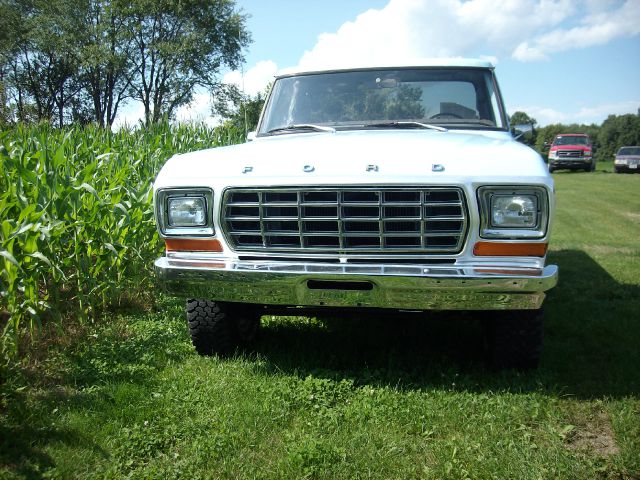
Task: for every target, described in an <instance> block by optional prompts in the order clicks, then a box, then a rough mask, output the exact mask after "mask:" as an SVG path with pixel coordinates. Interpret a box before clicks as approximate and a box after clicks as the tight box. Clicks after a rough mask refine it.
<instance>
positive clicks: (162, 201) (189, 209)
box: [155, 187, 215, 237]
mask: <svg viewBox="0 0 640 480" xmlns="http://www.w3.org/2000/svg"><path fill="white" fill-rule="evenodd" d="M155 210H156V220H157V222H158V229H159V230H160V233H161V234H162V235H163V236H164V237H173V236H188V237H199V236H213V235H214V234H215V230H214V227H213V191H212V190H211V189H209V188H198V187H193V188H163V189H158V191H157V192H156V196H155Z"/></svg>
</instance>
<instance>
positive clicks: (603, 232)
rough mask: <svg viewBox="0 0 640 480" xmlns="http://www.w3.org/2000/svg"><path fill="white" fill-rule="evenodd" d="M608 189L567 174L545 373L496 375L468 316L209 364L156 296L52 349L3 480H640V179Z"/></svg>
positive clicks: (313, 323)
mask: <svg viewBox="0 0 640 480" xmlns="http://www.w3.org/2000/svg"><path fill="white" fill-rule="evenodd" d="M606 170H609V172H607V171H606ZM610 170H611V165H607V164H605V165H604V166H599V168H598V171H597V172H595V173H571V172H562V171H561V172H557V173H555V174H554V178H555V180H556V189H557V215H556V223H555V226H554V230H553V235H552V245H551V251H550V254H549V262H550V263H557V264H558V265H559V266H560V283H559V285H558V286H557V287H556V289H554V290H553V291H552V292H551V293H550V294H549V296H548V298H547V301H546V306H545V310H546V344H545V350H544V355H543V359H542V364H541V366H540V368H539V369H538V370H537V371H535V372H531V373H527V374H522V373H516V372H512V371H507V372H493V371H490V370H489V369H488V368H486V367H485V364H484V362H483V357H482V349H481V338H482V330H481V326H480V323H479V322H478V320H477V319H476V318H475V317H473V316H471V315H464V314H459V315H451V314H447V315H425V316H423V317H420V318H402V317H396V316H394V315H389V316H388V317H386V318H359V319H355V320H353V319H352V320H339V319H307V318H273V317H268V318H267V317H265V318H264V319H263V324H264V329H263V334H262V337H261V339H260V341H259V343H258V345H257V347H256V351H255V352H250V353H245V354H239V355H238V356H236V357H234V358H232V359H226V360H221V359H217V358H202V357H199V356H197V355H196V354H195V352H194V351H193V350H192V347H191V345H190V343H189V339H188V336H187V330H186V326H185V321H184V313H183V304H182V302H180V301H176V300H174V299H171V298H166V297H158V300H157V302H156V303H155V304H154V305H145V304H140V305H131V306H130V307H129V310H128V313H118V314H110V315H105V316H104V317H103V318H100V319H97V320H96V321H95V323H90V324H87V325H80V326H72V327H66V328H67V330H66V331H65V332H64V333H61V332H59V331H56V330H55V329H53V328H52V329H51V332H50V333H45V334H43V335H41V337H40V338H39V339H38V340H37V341H36V343H35V344H34V345H33V346H32V350H33V354H32V355H31V356H30V357H29V358H28V360H25V361H24V362H23V364H22V366H21V367H20V368H19V369H16V370H15V371H14V372H13V375H12V377H11V378H10V379H9V382H8V383H7V384H6V385H4V386H3V389H4V390H5V391H6V392H8V395H7V396H6V397H5V399H4V405H2V406H1V407H0V408H1V410H0V478H122V477H129V478H163V479H170V478H188V479H196V478H339V479H343V478H344V479H347V478H349V479H351V478H380V479H389V478H397V479H409V478H433V479H439V478H453V479H458V478H473V479H476V478H497V479H547V478H554V479H555V478H567V479H591V478H615V479H625V478H626V479H632V478H640V175H616V174H613V173H610Z"/></svg>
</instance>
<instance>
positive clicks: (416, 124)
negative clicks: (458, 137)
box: [364, 122, 448, 132]
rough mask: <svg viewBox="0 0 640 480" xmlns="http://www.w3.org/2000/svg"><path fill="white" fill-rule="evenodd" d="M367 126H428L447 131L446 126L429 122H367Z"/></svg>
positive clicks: (439, 130)
mask: <svg viewBox="0 0 640 480" xmlns="http://www.w3.org/2000/svg"><path fill="white" fill-rule="evenodd" d="M364 126H365V127H374V128H428V129H429V130H437V131H438V132H447V131H448V130H447V129H446V128H444V127H438V126H437V125H431V124H429V123H421V122H379V123H367V124H365V125H364Z"/></svg>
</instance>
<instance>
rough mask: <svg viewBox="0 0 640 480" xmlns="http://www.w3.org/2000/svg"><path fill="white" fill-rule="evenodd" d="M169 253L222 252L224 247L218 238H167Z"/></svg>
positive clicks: (166, 244)
mask: <svg viewBox="0 0 640 480" xmlns="http://www.w3.org/2000/svg"><path fill="white" fill-rule="evenodd" d="M164 244H165V246H166V247H167V251H172V252H222V245H221V244H220V241H219V240H218V239H216V238H203V239H200V238H198V239H195V238H165V239H164Z"/></svg>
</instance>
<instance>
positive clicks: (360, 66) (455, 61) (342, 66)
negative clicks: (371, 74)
mask: <svg viewBox="0 0 640 480" xmlns="http://www.w3.org/2000/svg"><path fill="white" fill-rule="evenodd" d="M412 67H415V68H421V67H462V68H488V69H493V68H494V66H493V64H492V63H491V62H489V61H488V60H481V59H474V58H422V59H415V60H409V61H404V62H400V61H396V62H352V63H349V64H347V63H345V62H344V61H342V62H340V63H339V64H335V65H323V66H318V67H309V66H297V67H289V68H285V69H282V70H280V71H279V72H278V73H277V74H276V78H280V77H288V76H292V75H301V74H311V73H323V72H341V71H349V70H373V69H377V68H412Z"/></svg>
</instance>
